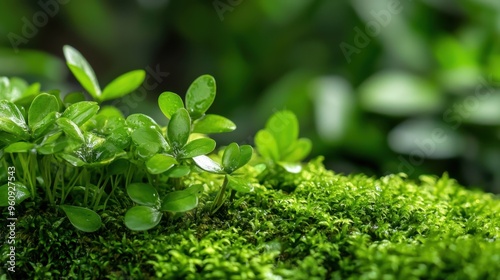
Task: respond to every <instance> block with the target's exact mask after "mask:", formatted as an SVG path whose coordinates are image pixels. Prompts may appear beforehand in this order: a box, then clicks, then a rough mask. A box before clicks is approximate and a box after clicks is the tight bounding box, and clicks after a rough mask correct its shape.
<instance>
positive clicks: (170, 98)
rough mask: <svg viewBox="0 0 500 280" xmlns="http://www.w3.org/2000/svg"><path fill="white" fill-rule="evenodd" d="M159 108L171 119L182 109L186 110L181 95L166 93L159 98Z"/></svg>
mask: <svg viewBox="0 0 500 280" xmlns="http://www.w3.org/2000/svg"><path fill="white" fill-rule="evenodd" d="M158 106H159V107H160V110H161V111H162V113H163V114H164V115H165V117H167V118H168V119H171V118H172V115H173V114H175V112H177V111H178V110H179V109H180V108H184V103H183V102H182V99H181V97H180V96H179V95H177V94H175V93H173V92H170V91H166V92H164V93H162V94H160V97H158Z"/></svg>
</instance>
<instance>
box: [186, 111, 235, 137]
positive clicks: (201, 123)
mask: <svg viewBox="0 0 500 280" xmlns="http://www.w3.org/2000/svg"><path fill="white" fill-rule="evenodd" d="M235 129H236V125H235V124H234V123H233V122H232V121H231V120H229V119H226V118H224V117H222V116H219V115H212V114H207V115H204V116H203V117H201V118H199V119H197V120H196V121H194V122H193V132H194V133H203V134H211V133H223V132H231V131H233V130H235Z"/></svg>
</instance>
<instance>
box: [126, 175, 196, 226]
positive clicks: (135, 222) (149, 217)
mask: <svg viewBox="0 0 500 280" xmlns="http://www.w3.org/2000/svg"><path fill="white" fill-rule="evenodd" d="M202 190H203V186H202V185H199V184H197V185H192V186H190V187H188V188H186V189H184V190H180V191H173V192H170V193H168V194H167V195H165V197H164V198H163V199H160V195H159V194H158V191H157V190H156V189H155V187H153V186H152V185H150V184H146V183H132V184H130V185H128V186H127V194H128V195H129V197H130V199H132V200H133V201H134V202H135V203H137V204H139V205H136V206H134V207H132V208H130V209H129V210H128V211H127V213H125V225H126V226H127V227H128V228H129V229H131V230H137V231H140V230H148V229H151V228H153V227H155V226H157V225H158V224H159V223H160V221H161V217H162V211H163V212H172V213H180V212H186V211H189V210H192V209H194V208H196V206H198V195H199V193H200V192H201V191H202Z"/></svg>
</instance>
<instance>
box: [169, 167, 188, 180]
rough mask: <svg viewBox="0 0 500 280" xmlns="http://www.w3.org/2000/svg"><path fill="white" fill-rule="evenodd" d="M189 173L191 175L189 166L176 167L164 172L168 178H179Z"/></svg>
mask: <svg viewBox="0 0 500 280" xmlns="http://www.w3.org/2000/svg"><path fill="white" fill-rule="evenodd" d="M189 173H191V168H190V167H189V166H186V165H178V166H174V167H172V168H170V169H169V170H168V171H167V172H165V175H167V176H168V177H170V178H181V177H184V176H187V175H189Z"/></svg>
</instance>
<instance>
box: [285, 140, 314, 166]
mask: <svg viewBox="0 0 500 280" xmlns="http://www.w3.org/2000/svg"><path fill="white" fill-rule="evenodd" d="M311 149H312V143H311V140H309V139H307V138H300V139H298V140H297V141H295V143H293V145H291V146H290V148H289V149H288V151H287V153H286V154H285V155H283V156H282V157H281V160H283V161H288V162H298V161H301V160H303V159H304V158H305V157H307V155H309V153H310V152H311Z"/></svg>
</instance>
